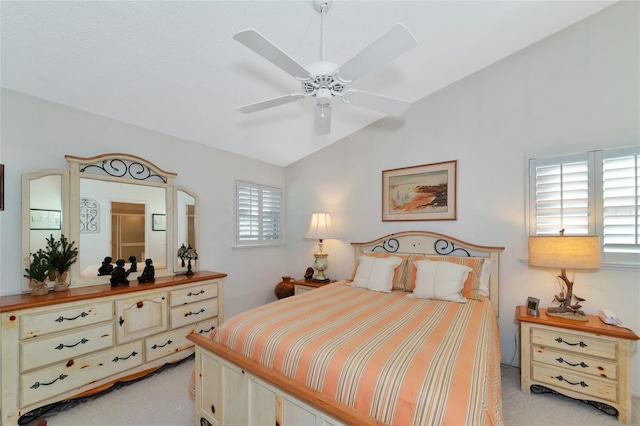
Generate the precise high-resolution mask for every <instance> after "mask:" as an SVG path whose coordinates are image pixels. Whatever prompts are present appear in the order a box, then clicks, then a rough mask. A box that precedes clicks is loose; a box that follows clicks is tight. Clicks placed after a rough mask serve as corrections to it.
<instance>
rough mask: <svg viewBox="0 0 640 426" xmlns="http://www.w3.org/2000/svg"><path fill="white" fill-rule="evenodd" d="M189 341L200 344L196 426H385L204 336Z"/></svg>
mask: <svg viewBox="0 0 640 426" xmlns="http://www.w3.org/2000/svg"><path fill="white" fill-rule="evenodd" d="M188 339H189V340H191V341H193V342H194V343H195V344H196V363H195V369H196V371H195V375H196V377H195V385H196V399H195V403H196V419H195V422H196V424H197V425H203V426H209V425H214V426H223V425H225V424H226V425H239V424H242V425H274V424H275V425H277V426H289V425H291V426H294V425H301V424H304V425H318V426H319V425H336V426H337V425H350V424H358V425H381V423H380V422H378V421H376V420H374V419H372V418H371V417H369V416H367V415H365V414H363V413H361V412H359V411H357V410H355V409H353V408H351V407H349V406H347V405H344V404H342V403H339V402H337V401H334V400H332V399H331V398H329V397H327V396H326V395H323V394H321V393H320V392H316V391H314V390H312V389H309V388H307V387H305V386H303V385H301V384H299V383H297V382H295V381H294V380H292V379H290V378H288V377H286V376H284V375H282V374H280V373H277V372H275V371H273V370H270V369H268V368H266V367H264V366H262V365H260V364H259V363H256V362H255V361H253V360H250V359H248V358H246V357H244V356H242V355H239V354H237V353H235V352H233V351H231V350H229V349H228V348H226V347H224V346H222V345H220V344H217V343H215V342H213V341H212V340H210V339H208V338H206V337H204V336H201V335H198V334H191V335H190V336H188ZM294 395H295V396H294Z"/></svg>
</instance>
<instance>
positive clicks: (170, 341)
mask: <svg viewBox="0 0 640 426" xmlns="http://www.w3.org/2000/svg"><path fill="white" fill-rule="evenodd" d="M190 332H191V327H184V328H179V329H177V330H173V331H169V332H167V333H162V334H159V335H157V336H152V337H147V338H146V339H145V340H144V342H145V343H144V347H145V360H146V361H147V362H149V361H153V360H154V359H158V358H161V357H163V356H166V355H169V354H171V353H174V352H179V351H181V350H183V349H187V348H190V347H192V346H193V342H191V340H188V339H187V335H188V334H189V333H190Z"/></svg>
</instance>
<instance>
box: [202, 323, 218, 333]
mask: <svg viewBox="0 0 640 426" xmlns="http://www.w3.org/2000/svg"><path fill="white" fill-rule="evenodd" d="M215 329H216V326H215V325H212V326H211V328H209V329H208V330H203V329H200V331H198V333H200V334H204V333H208V332H210V331H213V330H215Z"/></svg>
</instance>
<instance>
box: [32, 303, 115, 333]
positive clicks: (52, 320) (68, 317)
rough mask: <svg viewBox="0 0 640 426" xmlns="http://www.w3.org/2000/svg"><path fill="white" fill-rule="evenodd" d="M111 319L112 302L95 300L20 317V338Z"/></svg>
mask: <svg viewBox="0 0 640 426" xmlns="http://www.w3.org/2000/svg"><path fill="white" fill-rule="evenodd" d="M111 319H113V303H112V302H96V303H92V304H86V305H80V306H75V307H72V308H66V309H60V310H48V311H46V312H42V313H33V314H26V315H22V316H21V317H20V339H27V338H31V337H38V336H42V335H44V334H48V333H55V332H59V331H64V330H69V329H72V328H75V327H82V326H85V325H90V324H97V323H99V322H103V321H109V320H111Z"/></svg>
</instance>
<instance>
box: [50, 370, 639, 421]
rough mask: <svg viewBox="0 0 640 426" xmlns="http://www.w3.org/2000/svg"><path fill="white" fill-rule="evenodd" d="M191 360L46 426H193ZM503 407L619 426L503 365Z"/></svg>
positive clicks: (518, 414) (530, 416)
mask: <svg viewBox="0 0 640 426" xmlns="http://www.w3.org/2000/svg"><path fill="white" fill-rule="evenodd" d="M192 368H193V360H190V361H187V362H185V363H182V364H180V365H178V366H176V367H173V368H170V369H167V370H164V371H162V372H160V373H158V374H156V375H154V376H151V377H148V378H146V379H144V380H141V381H139V382H136V383H133V384H130V385H128V386H125V387H123V388H121V389H118V390H116V391H113V392H109V393H106V394H104V395H102V396H99V397H97V398H92V399H90V400H88V401H86V402H82V403H80V404H78V405H76V406H74V407H71V408H70V409H68V410H65V411H61V412H58V413H55V414H48V415H46V416H44V417H43V418H45V419H46V420H47V422H48V426H134V425H135V426H143V425H154V426H183V425H184V426H190V425H194V424H195V418H194V405H193V402H192V401H191V400H190V399H189V396H188V394H187V386H188V383H189V375H190V374H191V369H192ZM502 392H503V397H502V402H503V412H504V420H505V424H506V425H507V426H511V425H513V426H540V425H547V426H549V425H559V426H560V425H561V426H571V425H580V426H606V425H621V423H619V422H618V421H617V420H616V418H614V417H612V416H609V415H606V414H604V413H602V412H600V411H598V410H596V409H595V408H593V407H591V406H589V405H586V404H584V403H581V402H577V401H573V400H571V399H568V398H566V397H563V396H561V395H551V394H544V395H525V394H523V393H522V392H520V371H519V370H518V369H517V368H514V367H509V366H506V365H503V366H502ZM633 403H634V413H633V424H636V425H638V424H640V400H638V398H634V401H633Z"/></svg>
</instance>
